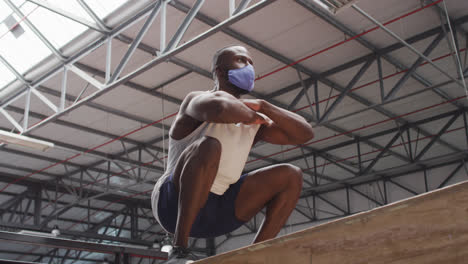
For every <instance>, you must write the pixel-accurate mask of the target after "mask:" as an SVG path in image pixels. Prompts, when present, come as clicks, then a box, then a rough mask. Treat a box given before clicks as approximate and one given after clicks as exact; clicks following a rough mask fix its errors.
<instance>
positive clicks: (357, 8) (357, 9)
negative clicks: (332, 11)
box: [351, 5, 464, 87]
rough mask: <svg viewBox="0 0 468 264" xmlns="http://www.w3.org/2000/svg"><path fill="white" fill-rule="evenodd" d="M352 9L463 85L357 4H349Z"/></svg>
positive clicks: (453, 79) (461, 84)
mask: <svg viewBox="0 0 468 264" xmlns="http://www.w3.org/2000/svg"><path fill="white" fill-rule="evenodd" d="M351 7H352V8H353V9H354V10H356V11H357V12H358V13H360V14H361V15H363V16H364V17H365V18H367V19H368V20H369V21H371V22H372V23H374V24H376V25H377V26H379V27H380V28H381V29H383V30H384V31H385V32H387V33H388V34H389V35H390V36H392V37H393V38H395V39H396V40H398V41H399V42H401V43H402V44H403V45H405V46H406V47H407V48H409V49H410V50H411V51H412V52H413V53H415V54H416V55H418V56H419V57H421V58H423V59H424V60H425V61H426V62H428V63H429V64H431V65H432V66H433V67H434V68H435V69H437V70H438V71H439V72H440V73H442V74H443V75H445V76H446V77H448V78H449V79H451V80H452V81H454V82H455V83H457V84H458V85H460V86H461V87H464V85H463V83H462V82H461V81H460V80H457V79H456V78H454V77H453V76H451V75H450V74H449V73H447V72H446V71H445V70H444V69H442V68H441V67H440V66H438V65H437V64H435V63H434V62H433V61H432V60H431V59H429V58H428V57H427V56H425V55H424V54H422V53H421V52H420V51H418V50H417V49H416V48H414V47H413V46H412V45H411V44H409V43H407V42H406V41H405V40H404V39H402V38H400V37H399V36H398V35H397V34H395V33H394V32H393V31H391V30H390V29H388V28H387V27H386V26H384V25H383V24H382V23H380V22H379V21H377V20H376V19H375V18H373V17H372V16H370V15H369V14H367V13H366V12H365V11H364V10H362V9H361V8H359V7H358V6H356V5H352V6H351Z"/></svg>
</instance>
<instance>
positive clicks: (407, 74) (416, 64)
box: [384, 32, 445, 101]
mask: <svg viewBox="0 0 468 264" xmlns="http://www.w3.org/2000/svg"><path fill="white" fill-rule="evenodd" d="M444 37H445V34H444V33H443V32H441V33H439V35H438V36H437V37H436V38H435V39H434V40H433V41H432V42H431V44H429V46H428V47H427V48H426V50H425V51H424V52H423V54H424V55H425V56H429V55H430V54H431V52H432V51H433V50H434V49H435V48H436V47H437V46H438V45H439V43H440V41H441V40H442V39H443V38H444ZM423 60H424V59H423V58H422V57H419V58H417V59H416V61H415V62H414V63H413V65H412V66H411V68H409V70H408V71H407V72H405V74H404V75H403V77H401V78H400V80H398V82H397V83H396V84H395V86H393V88H392V89H391V90H390V91H389V92H388V94H387V95H386V96H385V97H384V101H386V100H389V99H392V98H393V97H394V96H395V94H396V93H397V92H398V91H399V90H400V88H401V87H402V86H403V84H405V82H406V81H407V80H408V79H409V78H410V76H411V75H413V73H414V72H415V71H416V69H417V68H418V67H419V65H420V64H421V63H422V62H423Z"/></svg>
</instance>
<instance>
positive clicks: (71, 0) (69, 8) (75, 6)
mask: <svg viewBox="0 0 468 264" xmlns="http://www.w3.org/2000/svg"><path fill="white" fill-rule="evenodd" d="M46 2H47V3H49V4H50V5H51V6H53V7H56V8H59V9H62V10H64V11H66V12H70V13H72V14H73V15H75V16H78V17H82V18H84V19H86V20H88V21H90V22H92V21H93V19H92V18H91V17H90V16H89V15H88V13H86V11H85V10H84V9H83V8H82V7H81V5H80V4H79V3H78V1H76V0H67V1H63V0H46Z"/></svg>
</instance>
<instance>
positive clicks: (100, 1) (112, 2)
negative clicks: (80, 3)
mask: <svg viewBox="0 0 468 264" xmlns="http://www.w3.org/2000/svg"><path fill="white" fill-rule="evenodd" d="M127 1H128V0H91V1H90V0H86V1H85V2H86V4H88V6H89V7H90V8H91V9H92V10H93V11H94V13H96V15H97V16H99V17H100V18H101V19H104V18H105V17H106V16H108V15H109V14H110V13H112V12H113V11H114V10H116V9H117V8H119V7H120V6H122V5H123V4H125V3H126V2H127Z"/></svg>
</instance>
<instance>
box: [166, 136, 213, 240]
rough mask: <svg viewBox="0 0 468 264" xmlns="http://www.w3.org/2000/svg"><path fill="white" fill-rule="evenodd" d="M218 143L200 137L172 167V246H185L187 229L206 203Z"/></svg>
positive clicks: (189, 228)
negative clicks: (175, 194) (176, 202)
mask: <svg viewBox="0 0 468 264" xmlns="http://www.w3.org/2000/svg"><path fill="white" fill-rule="evenodd" d="M220 157H221V143H220V142H219V141H218V140H217V139H215V138H212V137H203V138H201V139H199V140H197V141H195V142H194V143H193V144H191V145H190V146H189V147H188V148H187V149H185V150H184V152H183V153H182V155H181V156H180V158H179V160H178V161H177V165H176V167H175V169H174V175H173V181H174V184H175V186H176V190H177V191H178V192H179V208H178V216H177V224H176V228H175V234H174V236H175V243H174V244H175V246H180V247H184V248H187V244H188V237H189V235H190V230H191V228H192V225H193V223H194V221H195V218H196V217H197V214H198V212H199V211H200V209H201V208H202V207H203V206H204V205H205V203H206V201H207V199H208V195H209V193H210V189H211V186H212V185H213V181H214V179H215V176H216V173H217V171H218V166H219V159H220Z"/></svg>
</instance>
